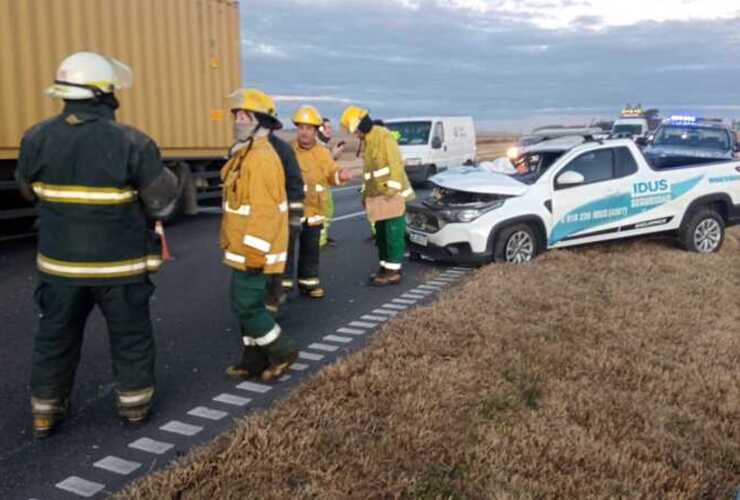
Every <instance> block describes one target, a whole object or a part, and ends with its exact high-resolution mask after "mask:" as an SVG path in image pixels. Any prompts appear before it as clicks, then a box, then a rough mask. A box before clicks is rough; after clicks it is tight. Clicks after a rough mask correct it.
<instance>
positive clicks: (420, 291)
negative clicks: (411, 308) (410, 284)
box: [409, 288, 434, 295]
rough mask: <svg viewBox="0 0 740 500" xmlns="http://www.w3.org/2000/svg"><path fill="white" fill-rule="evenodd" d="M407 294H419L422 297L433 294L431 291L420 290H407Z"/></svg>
mask: <svg viewBox="0 0 740 500" xmlns="http://www.w3.org/2000/svg"><path fill="white" fill-rule="evenodd" d="M409 293H420V294H422V295H432V294H433V293H434V292H433V291H432V290H424V289H421V288H414V289H413V290H409Z"/></svg>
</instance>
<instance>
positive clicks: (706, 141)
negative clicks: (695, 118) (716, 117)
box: [654, 125, 730, 151]
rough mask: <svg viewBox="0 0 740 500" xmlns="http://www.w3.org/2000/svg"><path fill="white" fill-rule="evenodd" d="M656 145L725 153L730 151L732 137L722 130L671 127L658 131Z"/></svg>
mask: <svg viewBox="0 0 740 500" xmlns="http://www.w3.org/2000/svg"><path fill="white" fill-rule="evenodd" d="M654 144H655V145H656V146H679V147H680V146H683V147H689V148H702V149H716V150H720V151H725V150H728V149H730V136H729V134H728V133H727V131H725V130H723V129H720V128H711V127H695V126H690V127H684V126H678V125H671V126H667V127H662V128H661V129H660V130H659V131H658V134H657V135H656V136H655V141H654Z"/></svg>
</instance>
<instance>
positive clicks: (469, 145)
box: [385, 116, 476, 184]
mask: <svg viewBox="0 0 740 500" xmlns="http://www.w3.org/2000/svg"><path fill="white" fill-rule="evenodd" d="M385 126H386V128H388V130H390V131H391V132H393V133H394V135H395V136H396V139H397V141H398V145H399V147H400V149H401V155H402V156H403V160H404V163H405V165H406V173H407V175H408V177H409V180H410V181H411V182H412V183H414V184H419V183H422V182H425V181H427V180H428V179H429V177H431V176H432V175H434V174H436V173H437V172H442V171H445V170H447V169H449V168H455V167H459V166H461V165H464V164H472V163H473V162H474V161H475V155H476V137H475V126H474V125H473V119H472V118H471V117H444V116H437V117H417V118H395V119H392V120H385Z"/></svg>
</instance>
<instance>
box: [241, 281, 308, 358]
mask: <svg viewBox="0 0 740 500" xmlns="http://www.w3.org/2000/svg"><path fill="white" fill-rule="evenodd" d="M270 279H271V278H270V276H269V275H267V274H263V273H262V271H261V270H248V271H237V270H234V272H233V274H232V277H231V309H232V311H233V313H234V315H235V316H236V317H237V318H238V319H239V324H240V327H241V338H242V343H243V345H244V359H245V361H246V362H247V363H248V364H249V365H250V366H249V368H250V369H251V370H253V371H254V372H255V373H260V372H262V371H264V370H265V369H266V368H267V367H268V365H269V364H270V363H271V362H274V361H282V360H284V359H286V358H288V357H290V355H291V354H293V353H294V352H295V347H294V345H293V342H292V341H291V339H290V338H288V337H287V336H286V335H285V334H284V333H283V331H282V329H281V328H280V325H278V324H277V323H276V322H275V320H274V319H273V318H272V316H271V315H270V313H269V312H268V311H267V309H266V308H265V293H266V288H267V284H268V281H269V280H270Z"/></svg>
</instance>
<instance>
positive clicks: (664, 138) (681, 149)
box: [644, 116, 739, 168]
mask: <svg viewBox="0 0 740 500" xmlns="http://www.w3.org/2000/svg"><path fill="white" fill-rule="evenodd" d="M738 150H739V148H738V144H737V140H736V137H735V134H734V132H733V130H732V129H731V128H730V126H728V125H725V124H724V123H722V121H720V120H707V119H705V118H697V117H695V116H673V117H671V118H669V119H668V120H666V121H665V122H664V123H663V124H662V125H661V126H660V127H659V128H658V130H657V131H656V132H655V134H654V135H653V136H651V138H650V140H649V141H648V142H647V144H646V147H645V149H644V153H645V156H646V157H647V159H648V161H649V162H650V163H651V164H652V165H653V166H655V167H656V168H670V167H675V166H685V165H696V164H700V163H714V162H717V161H721V160H732V159H733V158H735V157H736V155H737V153H738Z"/></svg>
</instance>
